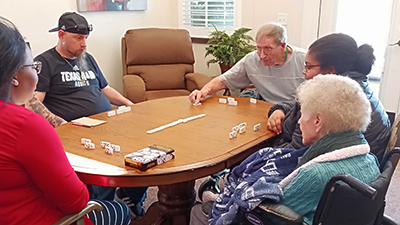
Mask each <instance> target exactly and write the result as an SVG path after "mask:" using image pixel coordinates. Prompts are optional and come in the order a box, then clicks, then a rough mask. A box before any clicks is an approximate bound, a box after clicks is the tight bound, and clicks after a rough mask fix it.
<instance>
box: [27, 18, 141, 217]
mask: <svg viewBox="0 0 400 225" xmlns="http://www.w3.org/2000/svg"><path fill="white" fill-rule="evenodd" d="M92 30H93V27H92V25H91V24H88V22H87V21H86V19H85V18H84V17H83V16H81V15H79V14H77V13H75V12H66V13H64V14H63V15H61V17H60V19H59V21H58V27H56V28H54V29H51V30H49V32H58V43H57V45H56V46H55V47H54V48H51V49H49V50H47V51H45V52H44V53H42V54H40V55H38V56H37V57H36V58H35V61H40V62H42V71H41V72H40V74H39V81H38V84H37V87H36V91H35V95H34V97H33V98H32V99H31V100H29V102H28V103H26V107H27V108H28V109H30V110H32V111H34V112H36V113H39V114H41V115H42V116H43V117H44V118H45V119H47V121H49V122H50V123H51V124H52V125H53V126H59V125H61V124H63V123H66V121H71V120H73V119H76V118H80V117H83V116H90V115H93V114H97V113H101V112H105V111H109V110H111V109H112V108H111V104H110V103H112V104H114V105H133V103H132V102H131V101H129V100H128V99H126V98H125V97H123V96H122V95H121V94H120V93H119V92H117V91H116V90H115V89H114V88H112V87H110V86H109V85H108V83H107V80H106V79H105V77H104V76H103V74H102V72H101V70H100V68H99V66H98V65H97V63H96V61H95V59H94V58H93V56H92V55H90V54H89V53H87V52H86V39H87V37H88V36H89V33H90V32H91V31H92ZM88 189H89V192H90V195H91V198H94V199H100V200H113V199H114V196H115V188H111V187H100V186H95V185H88ZM123 189H124V190H125V192H126V193H128V195H129V198H128V200H129V199H131V200H133V201H134V202H130V206H131V207H130V208H131V210H132V212H133V213H134V214H135V215H137V216H142V215H143V214H144V211H143V209H142V208H141V203H142V200H143V196H144V193H145V192H146V190H147V187H137V188H123ZM121 191H122V190H119V192H121ZM123 197H126V196H124V195H122V196H121V198H123Z"/></svg>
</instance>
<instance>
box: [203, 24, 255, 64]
mask: <svg viewBox="0 0 400 225" xmlns="http://www.w3.org/2000/svg"><path fill="white" fill-rule="evenodd" d="M213 26H214V25H213ZM214 29H215V31H213V32H211V33H210V35H209V41H208V42H207V44H208V45H209V46H207V47H206V53H205V56H204V57H207V56H209V55H211V56H213V57H214V59H211V60H209V61H207V66H209V65H210V64H211V63H219V64H226V65H234V64H235V63H237V62H238V61H239V60H240V59H242V58H243V57H244V56H245V55H247V54H248V53H250V52H252V51H254V50H255V46H254V45H252V42H254V39H253V38H252V37H251V36H249V35H247V33H248V32H249V31H251V29H250V28H245V27H243V28H239V29H237V30H235V31H234V32H233V33H232V35H230V36H229V35H228V34H227V33H226V32H225V31H221V30H218V29H217V28H216V27H215V26H214Z"/></svg>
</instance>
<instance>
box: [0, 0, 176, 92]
mask: <svg viewBox="0 0 400 225" xmlns="http://www.w3.org/2000/svg"><path fill="white" fill-rule="evenodd" d="M0 6H1V7H0V15H1V16H3V17H6V18H8V19H9V20H11V21H12V22H13V23H14V24H15V25H17V27H18V28H19V29H20V31H21V32H22V33H23V35H24V36H26V38H27V39H28V40H29V41H30V43H31V46H32V51H33V55H34V56H35V55H37V54H39V53H41V52H43V51H45V50H47V49H49V48H51V47H53V46H55V44H56V43H57V33H48V30H49V29H51V28H53V27H56V26H57V24H58V18H59V17H60V15H61V14H62V13H64V12H66V11H77V3H76V0H35V1H31V0H22V1H8V0H7V1H6V0H0ZM81 14H82V15H84V16H85V17H86V19H87V20H88V21H89V23H92V24H93V28H94V30H93V32H91V34H90V36H89V38H88V51H89V52H90V53H91V54H92V55H93V56H94V57H95V59H96V60H97V62H98V64H99V66H100V68H101V70H102V71H103V73H104V75H105V76H106V78H107V80H108V82H109V84H110V86H112V87H114V88H116V89H117V90H118V91H120V92H122V62H121V37H122V36H123V35H124V33H125V31H126V30H127V29H130V28H139V27H177V21H178V19H177V3H176V0H148V1H147V10H146V11H124V12H112V11H109V12H84V13H81Z"/></svg>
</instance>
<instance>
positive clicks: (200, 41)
mask: <svg viewBox="0 0 400 225" xmlns="http://www.w3.org/2000/svg"><path fill="white" fill-rule="evenodd" d="M208 40H209V38H204V37H192V43H194V44H207V42H208Z"/></svg>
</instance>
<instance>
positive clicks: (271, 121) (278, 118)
mask: <svg viewBox="0 0 400 225" xmlns="http://www.w3.org/2000/svg"><path fill="white" fill-rule="evenodd" d="M284 118H285V113H284V112H283V111H282V110H280V109H276V110H275V111H274V112H273V113H272V114H271V116H270V117H269V118H268V122H267V128H268V129H269V130H271V131H273V132H275V133H276V134H280V133H281V132H282V121H283V119H284Z"/></svg>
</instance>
